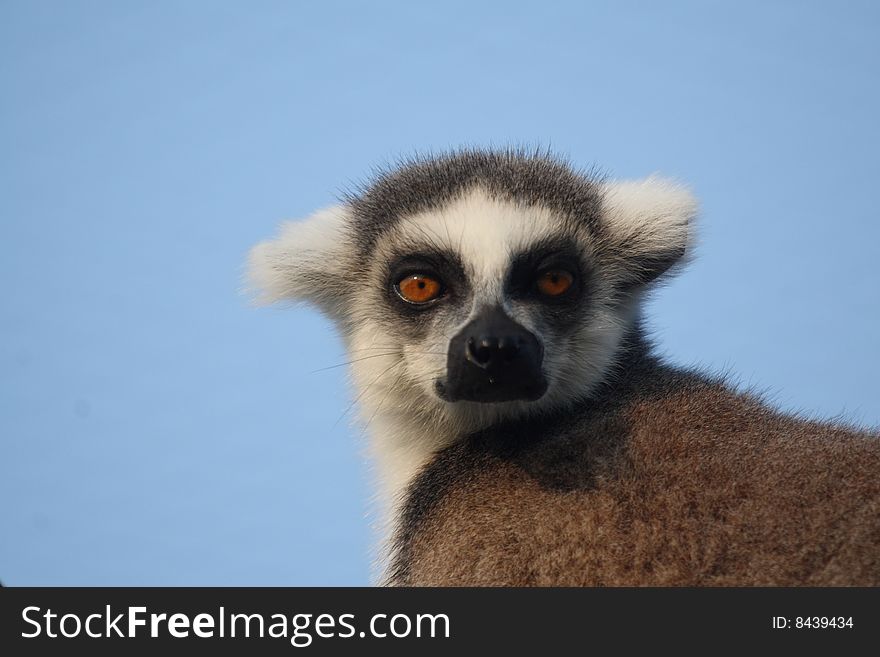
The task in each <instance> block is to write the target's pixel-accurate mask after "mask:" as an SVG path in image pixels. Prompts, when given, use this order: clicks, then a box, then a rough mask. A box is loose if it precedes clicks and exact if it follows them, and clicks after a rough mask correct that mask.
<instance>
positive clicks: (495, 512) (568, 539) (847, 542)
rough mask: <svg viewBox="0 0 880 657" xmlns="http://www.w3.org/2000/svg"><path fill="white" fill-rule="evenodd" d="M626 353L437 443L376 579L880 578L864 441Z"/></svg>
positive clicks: (874, 473) (874, 489)
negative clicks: (599, 383)
mask: <svg viewBox="0 0 880 657" xmlns="http://www.w3.org/2000/svg"><path fill="white" fill-rule="evenodd" d="M636 360H637V359H635V358H634V359H633V360H632V361H631V363H632V365H631V367H632V368H633V369H632V370H631V371H630V374H629V375H628V376H626V377H624V378H623V380H621V381H619V382H617V383H616V384H615V385H614V386H612V387H610V388H609V389H607V390H605V391H604V394H603V395H602V396H601V397H600V398H599V399H597V400H594V401H592V402H587V403H584V404H583V405H582V406H580V407H579V408H577V409H576V410H575V411H574V412H572V413H566V414H559V415H557V416H556V417H552V418H537V419H535V420H533V421H531V422H527V423H521V422H510V423H503V424H500V425H497V426H494V427H491V428H489V429H486V430H484V431H482V432H479V433H476V434H474V435H471V436H469V437H467V438H465V439H464V440H462V441H460V442H457V443H456V444H454V445H453V446H451V447H448V448H446V449H445V450H443V451H442V452H441V453H440V454H438V455H437V457H436V459H434V460H433V461H432V462H431V463H430V464H429V465H428V466H427V467H426V468H425V469H424V470H423V471H422V472H421V473H420V474H419V476H418V477H416V478H415V480H414V481H413V483H412V485H411V486H410V488H409V491H408V496H407V500H406V503H405V505H404V510H403V514H402V522H401V524H400V527H399V528H398V534H397V537H396V541H395V552H394V560H393V567H392V568H391V569H390V571H389V575H388V583H390V584H395V585H410V586H412V585H428V586H450V585H457V586H462V585H463V586H511V585H514V586H670V585H671V586H695V585H703V586H743V585H750V586H751V585H754V586H798V585H811V586H823V585H829V586H847V585H859V586H877V585H880V521H878V518H880V477H878V474H880V449H878V440H877V437H876V436H870V435H868V434H865V433H859V432H855V431H852V430H847V429H844V428H841V427H837V426H834V425H832V424H829V423H823V422H811V421H805V420H800V419H797V418H792V417H788V416H785V415H782V414H780V413H777V412H775V411H773V410H771V409H769V408H768V407H766V406H765V405H763V404H762V402H761V401H760V400H759V399H757V398H755V397H752V396H750V395H748V394H738V393H736V392H733V391H732V390H731V389H729V388H728V387H727V386H726V385H725V383H724V381H721V380H713V379H711V378H709V377H706V376H703V375H699V374H696V373H692V372H686V371H681V370H675V369H672V368H669V367H665V366H663V365H661V364H659V363H657V362H656V361H654V360H653V359H652V358H650V357H646V356H641V357H639V358H638V360H639V361H641V362H639V364H638V365H636Z"/></svg>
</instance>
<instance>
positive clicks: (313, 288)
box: [247, 206, 351, 317]
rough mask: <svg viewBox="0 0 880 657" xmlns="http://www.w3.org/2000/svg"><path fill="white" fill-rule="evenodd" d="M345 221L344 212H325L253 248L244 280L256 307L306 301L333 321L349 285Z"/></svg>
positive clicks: (288, 224) (289, 224)
mask: <svg viewBox="0 0 880 657" xmlns="http://www.w3.org/2000/svg"><path fill="white" fill-rule="evenodd" d="M348 219H349V210H348V208H346V207H345V206H333V207H329V208H325V209H323V210H320V211H318V212H316V213H315V214H313V215H312V216H311V217H309V218H308V219H305V220H302V221H290V222H286V223H284V224H282V226H281V230H280V231H279V234H278V236H277V237H276V238H275V239H272V240H267V241H265V242H261V243H260V244H257V245H256V246H255V247H254V248H252V249H251V252H250V254H249V257H248V271H247V276H248V281H249V283H250V287H251V288H252V289H253V290H254V291H255V292H256V293H257V301H258V302H261V303H273V302H276V301H283V300H289V301H306V302H309V303H313V304H315V305H316V306H317V307H318V308H319V309H320V310H322V311H324V312H325V313H327V314H328V315H330V316H331V317H336V316H338V315H339V314H340V313H341V312H342V310H343V305H344V299H345V283H346V282H347V281H350V279H351V271H350V267H351V263H350V262H349V259H350V257H349V256H350V253H351V249H350V248H347V245H348V237H347V234H348V231H347V230H346V225H347V222H348Z"/></svg>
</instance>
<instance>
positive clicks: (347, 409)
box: [333, 360, 403, 427]
mask: <svg viewBox="0 0 880 657" xmlns="http://www.w3.org/2000/svg"><path fill="white" fill-rule="evenodd" d="M400 365H403V361H402V360H399V361H397V362H396V363H393V364H392V365H389V366H388V367H386V368H385V369H384V370H382V371H381V372H380V373H379V375H378V376H377V377H376V378H375V379H373V380H372V381H371V382H370V383H369V385H367V387H366V388H364V389H363V390H361V392H360V394H358V396H357V397H355V398H354V400H352V402H351V403H350V404H349V405H348V408H346V409H345V410H344V411H343V412H342V415H340V416H339V417H338V418H337V419H336V422H334V423H333V427H335V426H336V425H337V424H339V422H340V421H341V420H342V418H344V417H345V416H346V415H348V413H349V412H350V411H351V409H353V408H354V407H355V404H357V403H358V402H359V401H360V400H361V398H362V397H363V396H364V395H365V394H367V392H368V391H369V390H370V389H371V388H372V387H373V386H374V385H376V383H377V382H378V381H379V379H381V378H382V377H383V376H385V375H386V374H387V373H388V372H390V371H391V369H392V368H394V367H398V366H400Z"/></svg>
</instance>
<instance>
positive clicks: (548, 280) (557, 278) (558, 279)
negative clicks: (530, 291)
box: [538, 269, 574, 297]
mask: <svg viewBox="0 0 880 657" xmlns="http://www.w3.org/2000/svg"><path fill="white" fill-rule="evenodd" d="M572 283H574V276H572V275H571V274H570V273H569V272H567V271H565V270H563V269H553V270H551V271H546V272H544V273H543V274H541V275H540V276H539V277H538V290H539V291H540V292H541V294H544V295H546V296H548V297H558V296H559V295H560V294H564V293H565V292H567V291H568V289H569V288H570V287H571V284H572Z"/></svg>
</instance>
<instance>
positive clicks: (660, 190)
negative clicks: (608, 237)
mask: <svg viewBox="0 0 880 657" xmlns="http://www.w3.org/2000/svg"><path fill="white" fill-rule="evenodd" d="M602 192H603V194H602V196H603V207H602V218H603V221H605V223H606V224H607V225H608V226H609V227H610V228H611V231H612V234H613V239H614V240H615V241H617V242H618V243H626V245H627V249H628V251H629V252H630V253H631V254H632V255H641V254H643V253H652V252H658V251H665V250H667V251H668V250H674V249H676V248H681V247H683V248H685V250H690V248H691V247H692V241H693V236H694V222H693V219H694V217H695V216H696V214H697V209H698V206H697V200H696V199H695V198H694V196H693V194H691V192H690V190H688V189H687V187H685V186H683V185H681V184H679V183H676V182H674V181H672V180H669V179H667V178H661V177H659V176H649V177H648V178H644V179H642V180H623V181H616V182H608V183H605V184H604V185H603V188H602Z"/></svg>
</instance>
